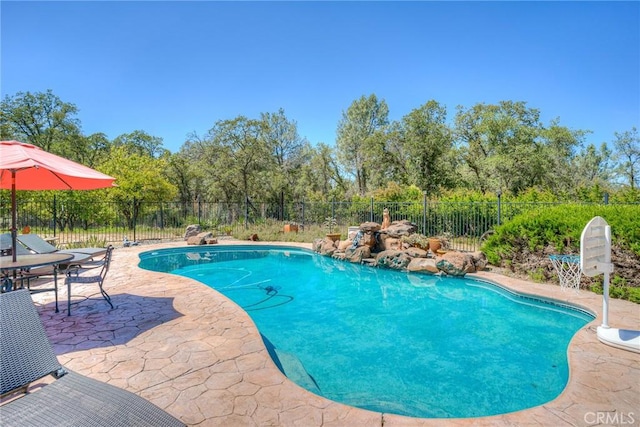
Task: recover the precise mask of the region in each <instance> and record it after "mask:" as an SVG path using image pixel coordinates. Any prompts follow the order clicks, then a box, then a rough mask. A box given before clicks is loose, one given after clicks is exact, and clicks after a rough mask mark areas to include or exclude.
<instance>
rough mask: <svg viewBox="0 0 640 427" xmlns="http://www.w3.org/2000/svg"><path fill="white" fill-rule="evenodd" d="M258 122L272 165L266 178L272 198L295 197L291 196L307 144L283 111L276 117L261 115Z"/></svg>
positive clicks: (274, 115)
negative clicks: (260, 125)
mask: <svg viewBox="0 0 640 427" xmlns="http://www.w3.org/2000/svg"><path fill="white" fill-rule="evenodd" d="M261 122H262V123H261V124H262V132H261V137H262V138H263V139H264V142H265V144H266V149H267V150H268V151H269V152H270V159H271V160H272V163H273V170H272V171H271V173H269V176H268V177H267V182H269V184H270V187H271V191H272V194H271V196H272V197H271V198H273V197H276V198H279V195H280V192H281V191H282V192H284V193H285V194H286V195H288V196H294V194H292V193H293V192H294V189H295V183H296V181H297V179H298V174H299V172H300V166H301V165H302V164H303V163H304V162H305V160H306V159H305V158H304V153H305V151H304V148H305V146H306V145H308V142H307V141H306V140H305V139H303V138H301V137H300V135H299V134H298V125H297V123H296V122H295V121H292V120H289V119H287V117H286V116H285V114H284V110H283V109H282V108H281V109H279V110H278V112H277V113H262V114H261Z"/></svg>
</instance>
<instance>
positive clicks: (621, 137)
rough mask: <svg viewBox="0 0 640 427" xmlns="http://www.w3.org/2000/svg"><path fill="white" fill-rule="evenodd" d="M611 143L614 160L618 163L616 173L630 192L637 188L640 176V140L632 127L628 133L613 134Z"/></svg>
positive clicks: (636, 131)
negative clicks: (628, 187)
mask: <svg viewBox="0 0 640 427" xmlns="http://www.w3.org/2000/svg"><path fill="white" fill-rule="evenodd" d="M614 135H615V137H616V139H615V141H614V142H613V144H614V146H615V149H616V156H615V157H616V159H617V160H618V161H619V166H618V173H619V174H620V176H622V177H623V178H624V180H625V181H626V182H628V184H629V186H630V187H631V190H634V189H636V188H637V185H638V179H639V174H640V138H639V137H638V130H637V129H636V127H635V126H634V127H633V128H631V130H630V131H626V132H622V133H618V132H615V133H614Z"/></svg>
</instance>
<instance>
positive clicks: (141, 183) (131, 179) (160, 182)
mask: <svg viewBox="0 0 640 427" xmlns="http://www.w3.org/2000/svg"><path fill="white" fill-rule="evenodd" d="M166 168H167V159H166V157H162V158H158V159H156V158H153V157H151V156H148V155H142V154H140V153H137V152H131V151H129V150H128V149H127V147H126V146H119V147H113V149H112V150H111V152H110V153H109V156H108V158H107V160H106V161H105V162H104V163H102V165H100V170H101V171H102V172H104V173H106V174H108V175H110V176H112V177H114V178H116V183H117V184H118V186H117V187H113V188H110V189H109V190H108V193H107V197H108V198H109V199H110V200H112V201H114V202H115V203H116V204H117V206H118V208H119V210H120V211H121V212H122V214H123V215H124V216H125V218H126V219H127V222H128V225H129V227H133V225H134V224H135V222H136V220H137V218H138V217H139V216H140V215H141V214H142V210H141V209H142V206H143V204H144V202H162V201H167V200H174V199H175V197H176V195H177V189H176V187H175V186H174V185H173V184H172V183H170V182H169V180H168V179H167V178H166V177H165V175H164V172H163V171H164V170H166Z"/></svg>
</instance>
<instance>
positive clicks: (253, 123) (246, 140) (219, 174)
mask: <svg viewBox="0 0 640 427" xmlns="http://www.w3.org/2000/svg"><path fill="white" fill-rule="evenodd" d="M261 132H262V124H261V122H260V121H259V120H254V119H249V118H247V117H244V116H238V117H236V118H235V119H231V120H221V121H218V122H216V124H215V125H214V127H213V128H211V130H209V133H208V137H207V139H208V140H209V141H210V143H208V144H207V146H206V153H205V158H206V159H207V160H208V162H210V165H209V168H210V170H211V173H212V176H214V177H215V179H216V180H217V182H218V186H219V187H220V188H222V189H223V191H224V193H225V194H224V195H225V197H226V199H227V201H229V202H232V201H238V200H242V201H250V200H251V199H254V198H260V196H262V195H264V186H265V182H264V178H263V172H264V171H265V170H266V169H267V167H268V162H269V160H270V155H271V152H270V151H269V148H268V147H267V144H266V143H265V141H264V139H263V138H262V135H261ZM237 195H241V197H242V198H241V199H240V198H238V197H236V196H237Z"/></svg>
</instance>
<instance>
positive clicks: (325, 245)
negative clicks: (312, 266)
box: [318, 237, 338, 256]
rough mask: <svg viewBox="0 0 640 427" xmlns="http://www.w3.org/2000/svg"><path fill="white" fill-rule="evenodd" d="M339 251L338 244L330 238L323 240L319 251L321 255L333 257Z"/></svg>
mask: <svg viewBox="0 0 640 427" xmlns="http://www.w3.org/2000/svg"><path fill="white" fill-rule="evenodd" d="M337 250H338V243H337V242H334V241H333V240H331V239H330V238H328V237H325V238H324V239H322V242H321V244H320V250H319V251H318V252H319V253H320V255H325V256H331V255H333V254H334V252H336V251H337Z"/></svg>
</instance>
